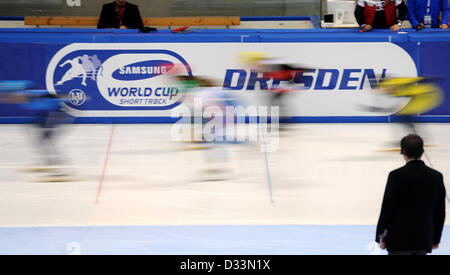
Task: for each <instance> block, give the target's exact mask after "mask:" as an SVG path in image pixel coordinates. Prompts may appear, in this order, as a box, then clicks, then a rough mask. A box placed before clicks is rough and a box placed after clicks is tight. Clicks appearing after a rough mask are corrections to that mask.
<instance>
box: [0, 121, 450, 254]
mask: <svg viewBox="0 0 450 275" xmlns="http://www.w3.org/2000/svg"><path fill="white" fill-rule="evenodd" d="M171 127H172V125H163V124H141V125H129V124H126V125H124V124H121V125H85V124H77V125H71V126H70V127H69V126H66V127H65V128H64V131H63V132H62V133H60V136H59V138H58V139H57V141H58V149H59V151H60V152H61V153H62V154H63V155H64V156H65V159H66V163H65V165H64V166H65V167H64V172H65V173H66V174H68V175H69V176H68V177H66V178H67V179H68V181H67V182H51V181H50V180H52V179H53V178H54V177H53V176H52V175H51V174H48V173H35V172H33V173H31V172H28V171H25V170H27V169H29V168H36V167H39V166H40V165H41V160H40V155H39V152H38V150H37V148H36V146H35V145H36V143H37V137H36V133H35V131H34V130H35V129H33V128H31V127H29V126H26V125H0V156H1V158H0V175H1V177H0V243H1V245H0V254H77V253H78V254H80V253H81V254H380V253H381V254H384V253H385V252H384V251H379V250H378V249H377V248H376V246H375V245H374V243H373V241H374V238H375V225H376V223H377V220H378V215H379V211H380V207H381V201H382V197H383V193H384V188H385V184H386V179H387V175H388V173H389V171H391V170H393V169H396V168H398V167H400V166H402V165H404V160H403V158H402V155H400V154H399V152H398V151H397V150H391V149H395V147H398V143H399V140H400V139H401V137H402V136H404V135H405V134H407V133H406V129H405V128H404V127H402V125H399V124H382V123H373V124H295V125H294V124H291V125H288V128H289V129H288V130H287V131H283V132H281V133H280V138H279V148H278V150H276V151H274V152H269V153H267V155H265V154H264V153H263V152H261V150H260V146H259V143H258V142H252V143H249V144H222V145H218V146H214V147H212V148H205V146H204V145H202V144H196V145H194V144H190V143H183V142H174V141H173V139H172V136H171ZM418 129H419V134H420V135H422V136H423V138H424V140H425V144H426V145H427V146H426V148H425V150H426V153H427V155H426V156H424V158H423V159H424V161H425V163H427V164H428V165H429V166H432V167H433V168H435V169H437V170H439V171H440V172H442V173H443V174H444V180H445V182H446V186H447V190H450V189H449V185H448V182H449V180H450V179H449V177H450V157H449V156H450V143H449V141H450V124H420V125H418ZM266 158H267V159H266ZM266 160H267V161H266ZM269 176H270V177H269ZM447 213H449V208H448V204H447ZM449 222H450V219H449V217H448V215H447V219H446V224H447V225H448V224H450V223H449ZM449 229H450V228H449V227H448V226H446V227H445V229H444V235H443V238H442V243H441V247H440V248H439V249H438V250H436V251H435V252H434V253H433V254H450V233H449Z"/></svg>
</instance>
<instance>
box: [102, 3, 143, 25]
mask: <svg viewBox="0 0 450 275" xmlns="http://www.w3.org/2000/svg"><path fill="white" fill-rule="evenodd" d="M143 27H144V24H143V22H142V18H141V14H140V13H139V8H138V6H136V5H133V4H131V3H127V1H126V0H116V1H114V2H112V3H108V4H105V5H103V8H102V11H101V13H100V19H99V21H98V25H97V28H98V29H107V28H115V29H142V28H143Z"/></svg>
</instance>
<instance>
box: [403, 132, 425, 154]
mask: <svg viewBox="0 0 450 275" xmlns="http://www.w3.org/2000/svg"><path fill="white" fill-rule="evenodd" d="M400 147H401V154H404V155H406V156H407V157H408V158H411V159H418V158H420V157H422V154H423V151H424V150H423V140H422V138H421V137H419V136H418V135H416V134H410V135H407V136H406V137H404V138H402V140H401V142H400Z"/></svg>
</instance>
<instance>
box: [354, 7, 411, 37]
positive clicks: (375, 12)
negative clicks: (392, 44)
mask: <svg viewBox="0 0 450 275" xmlns="http://www.w3.org/2000/svg"><path fill="white" fill-rule="evenodd" d="M397 10H398V11H399V13H398V17H397V14H396V13H397ZM407 13H408V8H407V6H406V4H405V2H403V0H358V3H357V5H356V9H355V17H356V21H357V22H358V24H359V25H360V26H361V30H362V31H365V32H367V31H371V30H372V29H387V28H389V29H391V30H392V31H398V30H399V29H400V27H401V26H402V22H403V21H404V20H405V18H406V14H407Z"/></svg>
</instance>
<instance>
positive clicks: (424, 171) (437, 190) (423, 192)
mask: <svg viewBox="0 0 450 275" xmlns="http://www.w3.org/2000/svg"><path fill="white" fill-rule="evenodd" d="M423 152H424V149H423V140H422V138H421V137H419V136H418V135H415V134H411V135H408V136H406V137H404V138H403V139H402V140H401V153H402V154H403V157H404V159H405V161H406V165H405V166H403V167H401V168H399V169H396V170H394V171H392V172H391V173H390V174H389V177H388V181H387V185H386V190H385V193H384V198H383V204H382V207H381V214H380V218H379V220H378V226H377V232H376V242H378V243H380V247H381V248H382V249H385V248H387V250H388V252H389V255H426V254H427V253H430V252H431V251H432V249H436V248H438V247H439V242H440V240H441V235H442V230H443V227H444V221H445V196H446V195H445V187H444V182H443V177H442V174H441V173H440V172H438V171H436V170H434V169H431V168H429V167H427V166H426V165H425V163H424V162H423V161H422V160H420V158H421V157H422V154H423Z"/></svg>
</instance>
